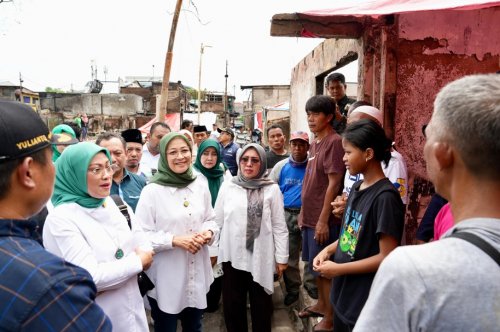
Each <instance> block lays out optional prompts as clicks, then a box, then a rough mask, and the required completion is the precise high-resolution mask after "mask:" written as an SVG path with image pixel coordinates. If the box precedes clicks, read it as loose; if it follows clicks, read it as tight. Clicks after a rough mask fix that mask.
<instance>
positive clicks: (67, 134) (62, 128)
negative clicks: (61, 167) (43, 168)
mask: <svg viewBox="0 0 500 332" xmlns="http://www.w3.org/2000/svg"><path fill="white" fill-rule="evenodd" d="M52 134H53V135H54V134H56V135H60V136H61V137H62V138H65V139H61V141H64V142H65V143H61V144H55V145H52V161H53V162H56V161H57V159H59V157H60V156H61V153H62V152H63V151H64V149H66V148H67V147H68V145H71V144H76V143H78V140H77V139H76V134H75V131H74V130H73V128H71V127H70V126H68V125H65V124H60V125H57V126H55V127H54V128H53V129H52ZM58 141H59V140H58ZM68 142H70V143H68Z"/></svg>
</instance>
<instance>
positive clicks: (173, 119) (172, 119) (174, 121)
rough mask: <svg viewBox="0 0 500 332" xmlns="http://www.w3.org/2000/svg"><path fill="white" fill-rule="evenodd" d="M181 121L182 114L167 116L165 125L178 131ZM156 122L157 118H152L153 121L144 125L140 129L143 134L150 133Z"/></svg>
mask: <svg viewBox="0 0 500 332" xmlns="http://www.w3.org/2000/svg"><path fill="white" fill-rule="evenodd" d="M180 119H181V114H180V113H171V114H165V123H166V124H168V126H169V127H170V128H171V129H172V130H173V131H177V130H179V128H180ZM155 122H156V118H152V119H151V121H149V122H148V123H146V124H145V125H143V126H142V127H140V128H138V129H139V130H140V131H141V132H142V133H145V134H147V133H149V129H150V128H151V126H152V125H153V123H155Z"/></svg>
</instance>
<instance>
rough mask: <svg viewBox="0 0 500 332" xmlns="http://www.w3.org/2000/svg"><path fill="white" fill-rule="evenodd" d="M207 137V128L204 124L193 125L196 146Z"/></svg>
mask: <svg viewBox="0 0 500 332" xmlns="http://www.w3.org/2000/svg"><path fill="white" fill-rule="evenodd" d="M207 138H208V130H207V127H206V126H204V125H196V126H194V144H195V145H196V146H197V147H198V146H200V144H201V142H203V141H204V140H206V139H207Z"/></svg>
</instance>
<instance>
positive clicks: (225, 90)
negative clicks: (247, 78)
mask: <svg viewBox="0 0 500 332" xmlns="http://www.w3.org/2000/svg"><path fill="white" fill-rule="evenodd" d="M228 76H229V75H228V74H227V60H226V75H224V77H225V78H226V84H225V86H224V127H226V126H227V78H228Z"/></svg>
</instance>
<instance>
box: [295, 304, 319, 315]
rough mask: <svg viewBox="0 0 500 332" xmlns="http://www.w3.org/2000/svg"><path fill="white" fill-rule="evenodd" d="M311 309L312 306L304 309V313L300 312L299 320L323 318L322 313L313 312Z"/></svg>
mask: <svg viewBox="0 0 500 332" xmlns="http://www.w3.org/2000/svg"><path fill="white" fill-rule="evenodd" d="M311 307H312V306H309V307H305V308H304V309H302V311H300V312H299V314H298V316H299V318H309V317H323V314H322V313H321V312H316V311H312V310H311V309H310V308H311Z"/></svg>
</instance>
